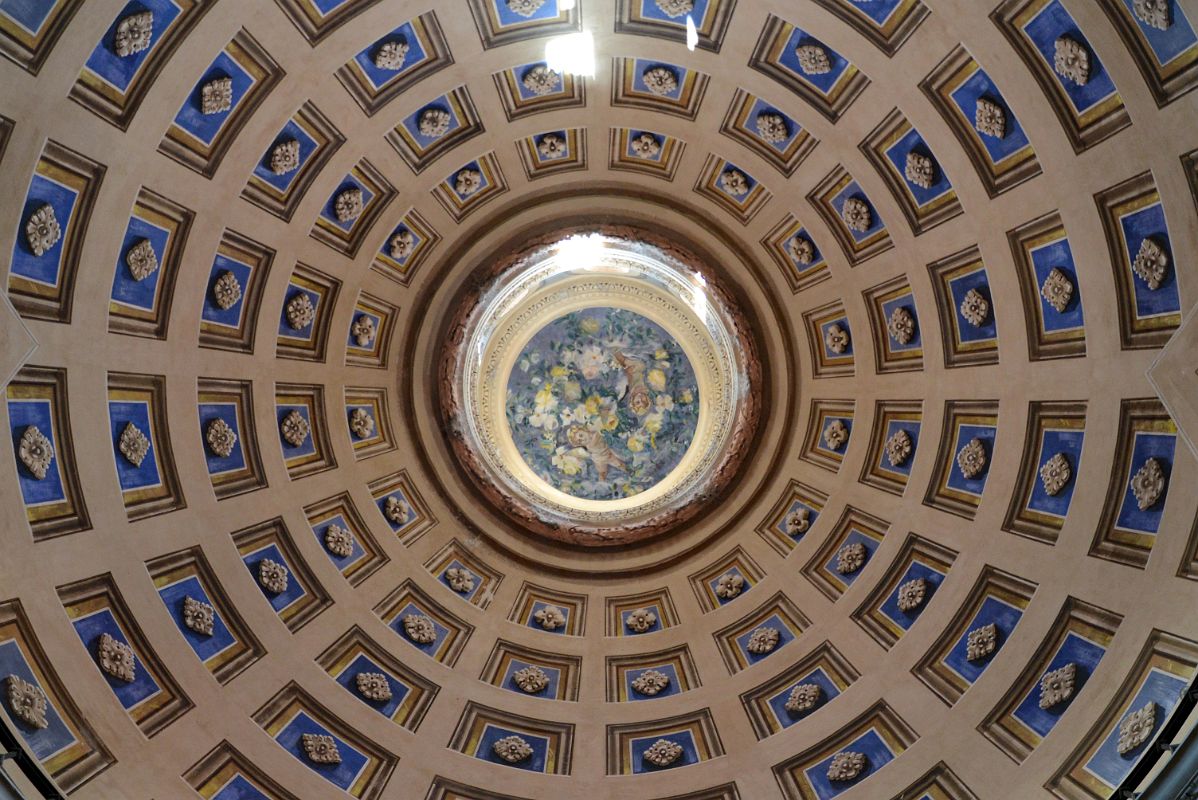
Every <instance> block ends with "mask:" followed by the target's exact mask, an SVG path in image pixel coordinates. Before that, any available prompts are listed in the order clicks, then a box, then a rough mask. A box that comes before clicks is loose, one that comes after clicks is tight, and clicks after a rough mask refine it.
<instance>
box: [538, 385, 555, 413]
mask: <svg viewBox="0 0 1198 800" xmlns="http://www.w3.org/2000/svg"><path fill="white" fill-rule="evenodd" d="M536 404H537V411H541V412H544V411H552V410H554V409H555V408H557V398H556V397H554V396H553V387H552V386H550V385H549V384H548V383H547V384H545V385H544V386H543V387H541V390H540V391H539V392H537V396H536Z"/></svg>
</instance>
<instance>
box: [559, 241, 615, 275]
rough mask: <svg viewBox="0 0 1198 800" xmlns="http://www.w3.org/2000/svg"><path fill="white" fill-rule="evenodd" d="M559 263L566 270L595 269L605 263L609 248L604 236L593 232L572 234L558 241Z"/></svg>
mask: <svg viewBox="0 0 1198 800" xmlns="http://www.w3.org/2000/svg"><path fill="white" fill-rule="evenodd" d="M556 250H557V257H558V263H560V264H561V265H562V267H563V268H564V269H566V270H574V269H588V268H590V269H593V268H595V267H598V266H600V265H601V264H603V262H604V260H605V256H606V250H607V248H606V247H605V245H604V244H603V237H602V236H600V235H598V234H595V233H592V234H589V235H586V236H571V237H569V238H568V239H562V240H561V241H560V242H558V243H557V247H556Z"/></svg>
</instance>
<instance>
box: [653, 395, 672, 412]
mask: <svg viewBox="0 0 1198 800" xmlns="http://www.w3.org/2000/svg"><path fill="white" fill-rule="evenodd" d="M654 402H655V403H656V404H657V410H658V411H671V410H673V408H674V398H673V397H671V396H670V395H668V394H659V395H658V396H657V399H656V400H655V401H654Z"/></svg>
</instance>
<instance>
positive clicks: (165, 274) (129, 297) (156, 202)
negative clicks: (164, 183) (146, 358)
mask: <svg viewBox="0 0 1198 800" xmlns="http://www.w3.org/2000/svg"><path fill="white" fill-rule="evenodd" d="M194 218H195V214H194V213H193V212H191V211H189V210H188V209H186V208H183V207H182V206H180V205H177V204H175V203H172V202H171V201H170V200H167V199H166V198H165V197H162V196H161V195H158V194H155V193H154V192H151V191H150V190H148V189H146V188H144V187H143V188H142V189H141V190H140V191H139V192H138V194H137V199H136V201H134V204H133V212H132V214H131V215H130V216H129V222H128V224H127V226H126V227H125V235H124V237H123V238H122V239H121V246H120V251H119V252H118V255H117V257H116V259H115V261H116V263H115V265H114V269H113V276H112V291H111V293H110V295H109V300H108V330H109V331H112V332H114V333H127V334H130V335H133V336H145V337H148V338H153V339H165V338H166V334H167V324H168V322H169V320H170V309H171V301H172V300H173V299H174V293H175V279H176V277H177V276H178V272H179V263H180V261H181V260H182V257H183V248H184V245H185V243H186V242H187V234H188V233H189V232H190V230H191V223H192V220H193V219H194ZM147 251H149V252H150V253H152V256H151V257H148V258H147V255H148V253H147ZM135 270H136V272H135ZM147 271H148V272H147Z"/></svg>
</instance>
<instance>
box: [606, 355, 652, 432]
mask: <svg viewBox="0 0 1198 800" xmlns="http://www.w3.org/2000/svg"><path fill="white" fill-rule="evenodd" d="M612 359H613V360H615V362H616V363H617V364H619V365H620V367H621V368H622V369H623V370H624V376H625V378H626V379H627V381H628V389H627V393H626V394H625V397H627V398H628V408H629V409H631V410H632V413H633V414H636V415H637V416H638V417H643V416H645V415H646V414H648V413H649V411H650V409H652V408H653V400H652V398H651V396H650V395H649V386H648V385H647V384H646V383H645V362H644V361H641V360H640V359H639V358H633V357H632V356H626V355H624V354H623V353H621V352H620V351H619V350H617V351H615V352H614V353H612Z"/></svg>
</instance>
